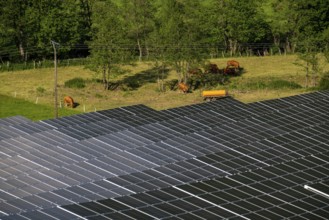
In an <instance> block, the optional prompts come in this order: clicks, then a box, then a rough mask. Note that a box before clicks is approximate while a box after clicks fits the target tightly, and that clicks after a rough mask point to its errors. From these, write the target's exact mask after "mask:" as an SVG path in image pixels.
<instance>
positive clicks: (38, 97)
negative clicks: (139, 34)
mask: <svg viewBox="0 0 329 220" xmlns="http://www.w3.org/2000/svg"><path fill="white" fill-rule="evenodd" d="M230 59H234V60H237V61H238V62H239V63H240V66H241V67H242V68H243V74H242V75H241V76H238V77H232V78H231V79H230V83H227V84H224V85H221V84H218V85H215V86H214V87H212V88H207V89H227V90H228V92H229V94H231V95H232V96H233V97H234V98H236V99H238V100H240V101H243V102H254V101H260V100H265V99H274V98H280V97H285V96H291V95H296V94H300V93H305V92H309V91H310V88H306V84H305V73H304V72H303V69H302V68H301V67H300V66H297V65H294V63H295V62H296V60H297V56H295V55H287V56H268V57H234V58H232V57H226V58H221V59H213V60H211V62H212V63H216V64H217V65H218V67H219V68H224V67H225V66H226V62H227V60H230ZM322 65H323V70H324V71H328V70H329V67H328V64H325V63H324V64H322ZM319 77H320V76H319ZM75 78H81V79H83V81H84V83H85V87H84V88H69V87H65V82H67V81H69V80H72V79H75ZM177 78H178V77H177V75H176V73H175V72H174V71H172V70H170V69H169V70H166V71H165V72H163V73H162V72H158V71H156V69H155V68H154V64H153V63H151V62H140V63H136V64H135V65H129V66H126V67H125V71H124V73H123V74H122V75H119V76H115V77H112V79H111V82H112V83H113V84H112V89H111V90H107V91H106V90H104V88H103V85H102V84H101V83H100V81H101V80H100V79H101V77H100V75H97V74H96V73H95V72H93V71H91V70H89V69H86V68H84V67H83V66H72V67H60V68H58V98H59V100H60V101H61V102H62V100H63V98H64V96H66V95H69V96H71V97H73V99H74V101H75V102H77V103H78V104H79V105H78V106H77V107H76V108H75V109H74V112H73V113H75V112H90V111H95V110H102V109H111V108H116V107H121V106H129V105H134V104H145V105H147V106H149V107H151V108H154V109H157V110H160V109H167V108H172V107H177V106H184V105H189V104H195V103H200V102H202V101H203V98H202V96H201V94H202V89H199V90H195V91H193V92H192V93H188V94H182V93H180V92H179V91H171V90H169V89H167V90H166V91H165V92H161V91H160V86H161V83H162V82H161V79H163V80H164V82H167V81H170V80H173V79H177ZM0 81H1V87H0V94H2V95H5V96H9V97H10V99H5V100H4V101H2V103H3V104H2V105H1V106H3V105H10V104H8V103H7V102H14V100H16V98H18V99H21V100H25V101H28V102H30V103H35V102H36V101H38V105H37V107H38V108H43V107H41V106H44V107H46V108H49V109H50V111H52V109H53V99H54V98H53V96H54V94H53V91H54V69H53V68H44V69H33V70H24V71H15V72H1V73H0ZM14 97H16V98H14ZM15 108H16V110H15V111H14V110H13V108H11V110H8V111H10V112H11V114H10V115H17V114H20V112H19V109H21V111H22V112H27V111H31V115H34V114H36V115H38V114H39V115H43V116H42V117H41V118H45V117H49V118H52V117H53V113H49V114H48V113H47V114H46V113H45V114H44V113H41V112H34V113H33V110H27V111H26V110H25V107H24V106H18V107H15ZM2 111H3V110H2V109H1V112H2ZM43 111H46V110H43ZM63 114H65V113H63ZM10 115H8V114H6V115H4V114H3V113H1V117H4V116H10ZM36 118H38V117H35V118H34V120H37V119H36Z"/></svg>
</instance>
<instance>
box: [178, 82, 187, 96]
mask: <svg viewBox="0 0 329 220" xmlns="http://www.w3.org/2000/svg"><path fill="white" fill-rule="evenodd" d="M178 89H179V90H181V91H182V92H183V93H187V92H188V86H187V85H186V84H185V83H183V82H181V83H179V84H178Z"/></svg>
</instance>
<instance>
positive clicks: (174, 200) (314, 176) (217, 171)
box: [0, 92, 329, 219]
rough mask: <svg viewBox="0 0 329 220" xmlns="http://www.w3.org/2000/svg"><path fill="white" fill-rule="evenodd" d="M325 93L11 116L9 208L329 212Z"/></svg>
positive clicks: (5, 148)
mask: <svg viewBox="0 0 329 220" xmlns="http://www.w3.org/2000/svg"><path fill="white" fill-rule="evenodd" d="M328 94H329V93H328V92H315V93H310V94H303V95H298V96H293V97H287V98H282V99H277V100H270V101H263V102H257V103H251V104H244V103H241V102H238V101H236V100H234V99H232V98H225V99H221V100H217V101H214V102H205V103H202V104H195V105H190V106H184V107H179V108H174V109H168V110H163V111H155V110H153V109H151V108H148V107H146V106H143V105H136V106H127V107H122V108H118V109H111V110H104V111H99V112H93V113H87V114H81V115H75V116H69V117H64V118H60V119H52V120H44V121H40V122H26V121H24V120H22V121H21V119H17V121H16V122H15V120H14V122H13V123H12V124H8V123H7V124H4V125H3V126H1V131H0V137H1V138H2V139H1V140H0V149H1V152H0V159H1V160H0V168H1V169H0V170H1V171H0V182H1V183H0V189H1V191H0V192H1V200H0V207H1V208H0V211H1V212H0V218H2V219H20V218H21V219H47V218H49V219H54V218H55V219H56V218H59V219H75V218H76V219H79V218H81V219H82V218H88V219H89V218H90V219H108V218H124V219H129V218H131V219H134V218H140V217H143V219H144V218H145V219H148V218H150V219H154V218H163V219H165V218H177V219H181V218H183V219H184V218H195V219H198V218H199V219H204V218H257V219H261V218H299V217H302V218H319V219H321V218H325V216H327V215H328V211H329V210H328V209H329V207H328V205H327V203H326V202H325V201H326V199H327V198H325V197H324V196H323V195H319V194H317V193H315V192H316V191H310V190H307V189H305V188H304V187H303V186H305V185H307V186H309V187H311V188H312V187H314V189H318V190H319V191H321V192H322V191H325V190H327V189H326V186H327V185H328V184H327V181H328V178H327V176H328V174H329V166H328V161H329V155H328V150H327V149H328V145H329V141H328V140H329V139H328V134H327V130H328V128H329V126H328V119H329V117H328V116H327V114H326V111H327V110H328V108H329V102H328ZM34 124H35V126H34ZM306 188H307V187H306Z"/></svg>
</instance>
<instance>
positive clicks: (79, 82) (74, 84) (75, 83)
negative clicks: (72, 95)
mask: <svg viewBox="0 0 329 220" xmlns="http://www.w3.org/2000/svg"><path fill="white" fill-rule="evenodd" d="M64 86H65V87H68V88H76V89H81V88H84V87H86V82H85V80H84V79H82V78H80V77H76V78H73V79H70V80H68V81H66V82H65V83H64Z"/></svg>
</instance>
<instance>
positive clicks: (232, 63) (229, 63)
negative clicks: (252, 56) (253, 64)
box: [226, 60, 240, 69]
mask: <svg viewBox="0 0 329 220" xmlns="http://www.w3.org/2000/svg"><path fill="white" fill-rule="evenodd" d="M230 67H232V68H236V69H239V68H240V64H239V62H238V61H235V60H229V61H227V67H226V68H230Z"/></svg>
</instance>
